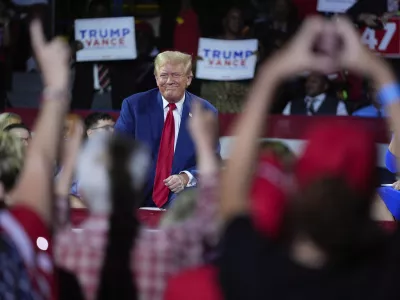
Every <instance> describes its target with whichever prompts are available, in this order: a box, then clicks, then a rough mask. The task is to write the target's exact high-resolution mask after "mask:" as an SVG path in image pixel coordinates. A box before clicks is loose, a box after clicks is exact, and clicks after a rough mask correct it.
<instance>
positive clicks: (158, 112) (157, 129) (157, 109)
mask: <svg viewBox="0 0 400 300" xmlns="http://www.w3.org/2000/svg"><path fill="white" fill-rule="evenodd" d="M149 125H150V126H149V127H150V130H151V132H152V134H151V136H152V138H153V142H154V145H157V146H156V149H157V151H156V154H157V155H158V149H159V148H160V140H161V135H162V131H163V127H164V110H163V102H162V98H161V94H160V92H158V94H157V101H152V105H151V107H150V111H149Z"/></svg>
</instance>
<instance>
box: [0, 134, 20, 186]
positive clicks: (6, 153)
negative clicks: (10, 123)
mask: <svg viewBox="0 0 400 300" xmlns="http://www.w3.org/2000/svg"><path fill="white" fill-rule="evenodd" d="M24 150H25V147H24V145H23V144H22V142H21V141H20V140H19V139H18V138H17V137H15V136H13V135H12V134H10V133H8V132H4V131H0V158H1V159H0V182H1V183H2V184H3V186H4V189H5V191H6V192H8V191H10V190H11V189H12V188H13V187H14V184H15V182H16V180H17V178H18V175H19V173H20V171H21V169H22V166H23V164H24V156H25V151H24Z"/></svg>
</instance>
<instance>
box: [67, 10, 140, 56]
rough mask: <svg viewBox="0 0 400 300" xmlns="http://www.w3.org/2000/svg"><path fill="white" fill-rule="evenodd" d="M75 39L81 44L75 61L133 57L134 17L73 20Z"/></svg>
mask: <svg viewBox="0 0 400 300" xmlns="http://www.w3.org/2000/svg"><path fill="white" fill-rule="evenodd" d="M75 40H76V41H80V42H81V43H82V44H83V49H82V50H79V51H78V52H77V53H76V60H77V61H103V60H125V59H135V58H136V57H137V53H136V39H135V19H134V18H133V17H121V18H101V19H78V20H75Z"/></svg>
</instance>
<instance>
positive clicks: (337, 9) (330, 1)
mask: <svg viewBox="0 0 400 300" xmlns="http://www.w3.org/2000/svg"><path fill="white" fill-rule="evenodd" d="M376 1H380V0H376ZM356 2H357V0H318V4H317V11H322V12H332V13H344V12H346V11H347V10H348V9H349V8H350V7H352V6H353V5H354V3H356Z"/></svg>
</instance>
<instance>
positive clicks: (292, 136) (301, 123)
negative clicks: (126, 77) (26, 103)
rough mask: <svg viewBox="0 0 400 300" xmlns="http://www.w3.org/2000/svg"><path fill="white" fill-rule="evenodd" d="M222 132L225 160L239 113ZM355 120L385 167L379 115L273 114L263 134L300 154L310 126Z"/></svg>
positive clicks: (29, 121)
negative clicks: (372, 140) (369, 137)
mask: <svg viewBox="0 0 400 300" xmlns="http://www.w3.org/2000/svg"><path fill="white" fill-rule="evenodd" d="M7 111H9V112H14V113H16V114H19V115H20V116H21V117H22V119H23V120H24V122H25V123H26V125H27V126H28V127H31V126H32V125H33V123H34V121H35V119H36V116H37V113H38V110H36V109H30V108H13V109H8V110H7ZM91 112H93V111H88V110H83V111H74V112H73V113H76V114H78V115H80V116H81V117H82V118H85V117H86V116H87V115H88V114H90V113H91ZM109 113H110V114H111V115H112V116H113V117H114V118H115V119H117V118H118V116H119V112H115V111H111V112H109ZM218 117H219V131H220V142H221V156H222V158H224V159H226V158H228V157H229V149H230V148H231V145H232V143H233V142H234V137H232V136H231V133H230V128H231V126H232V125H233V123H234V122H235V119H236V117H237V114H219V116H218ZM348 120H352V122H353V123H354V124H358V125H360V124H361V125H362V126H365V127H366V128H368V129H369V130H370V131H371V134H373V135H374V137H375V141H376V143H377V146H378V161H377V166H379V167H385V153H386V150H387V146H388V142H389V135H388V131H387V127H386V123H385V120H384V119H377V118H359V117H335V116H332V117H319V116H314V117H307V116H283V115H272V116H270V117H269V119H268V122H266V124H265V125H266V127H265V129H266V130H265V134H264V137H265V138H267V139H275V140H279V141H282V142H284V143H286V144H287V145H288V146H289V148H290V149H291V150H292V151H293V152H294V153H296V154H300V153H301V151H302V149H303V147H304V143H305V141H304V139H303V136H304V134H305V132H306V131H307V129H309V128H311V127H315V126H319V124H321V123H326V122H330V123H332V124H339V123H340V122H343V121H346V122H347V121H348Z"/></svg>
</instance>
